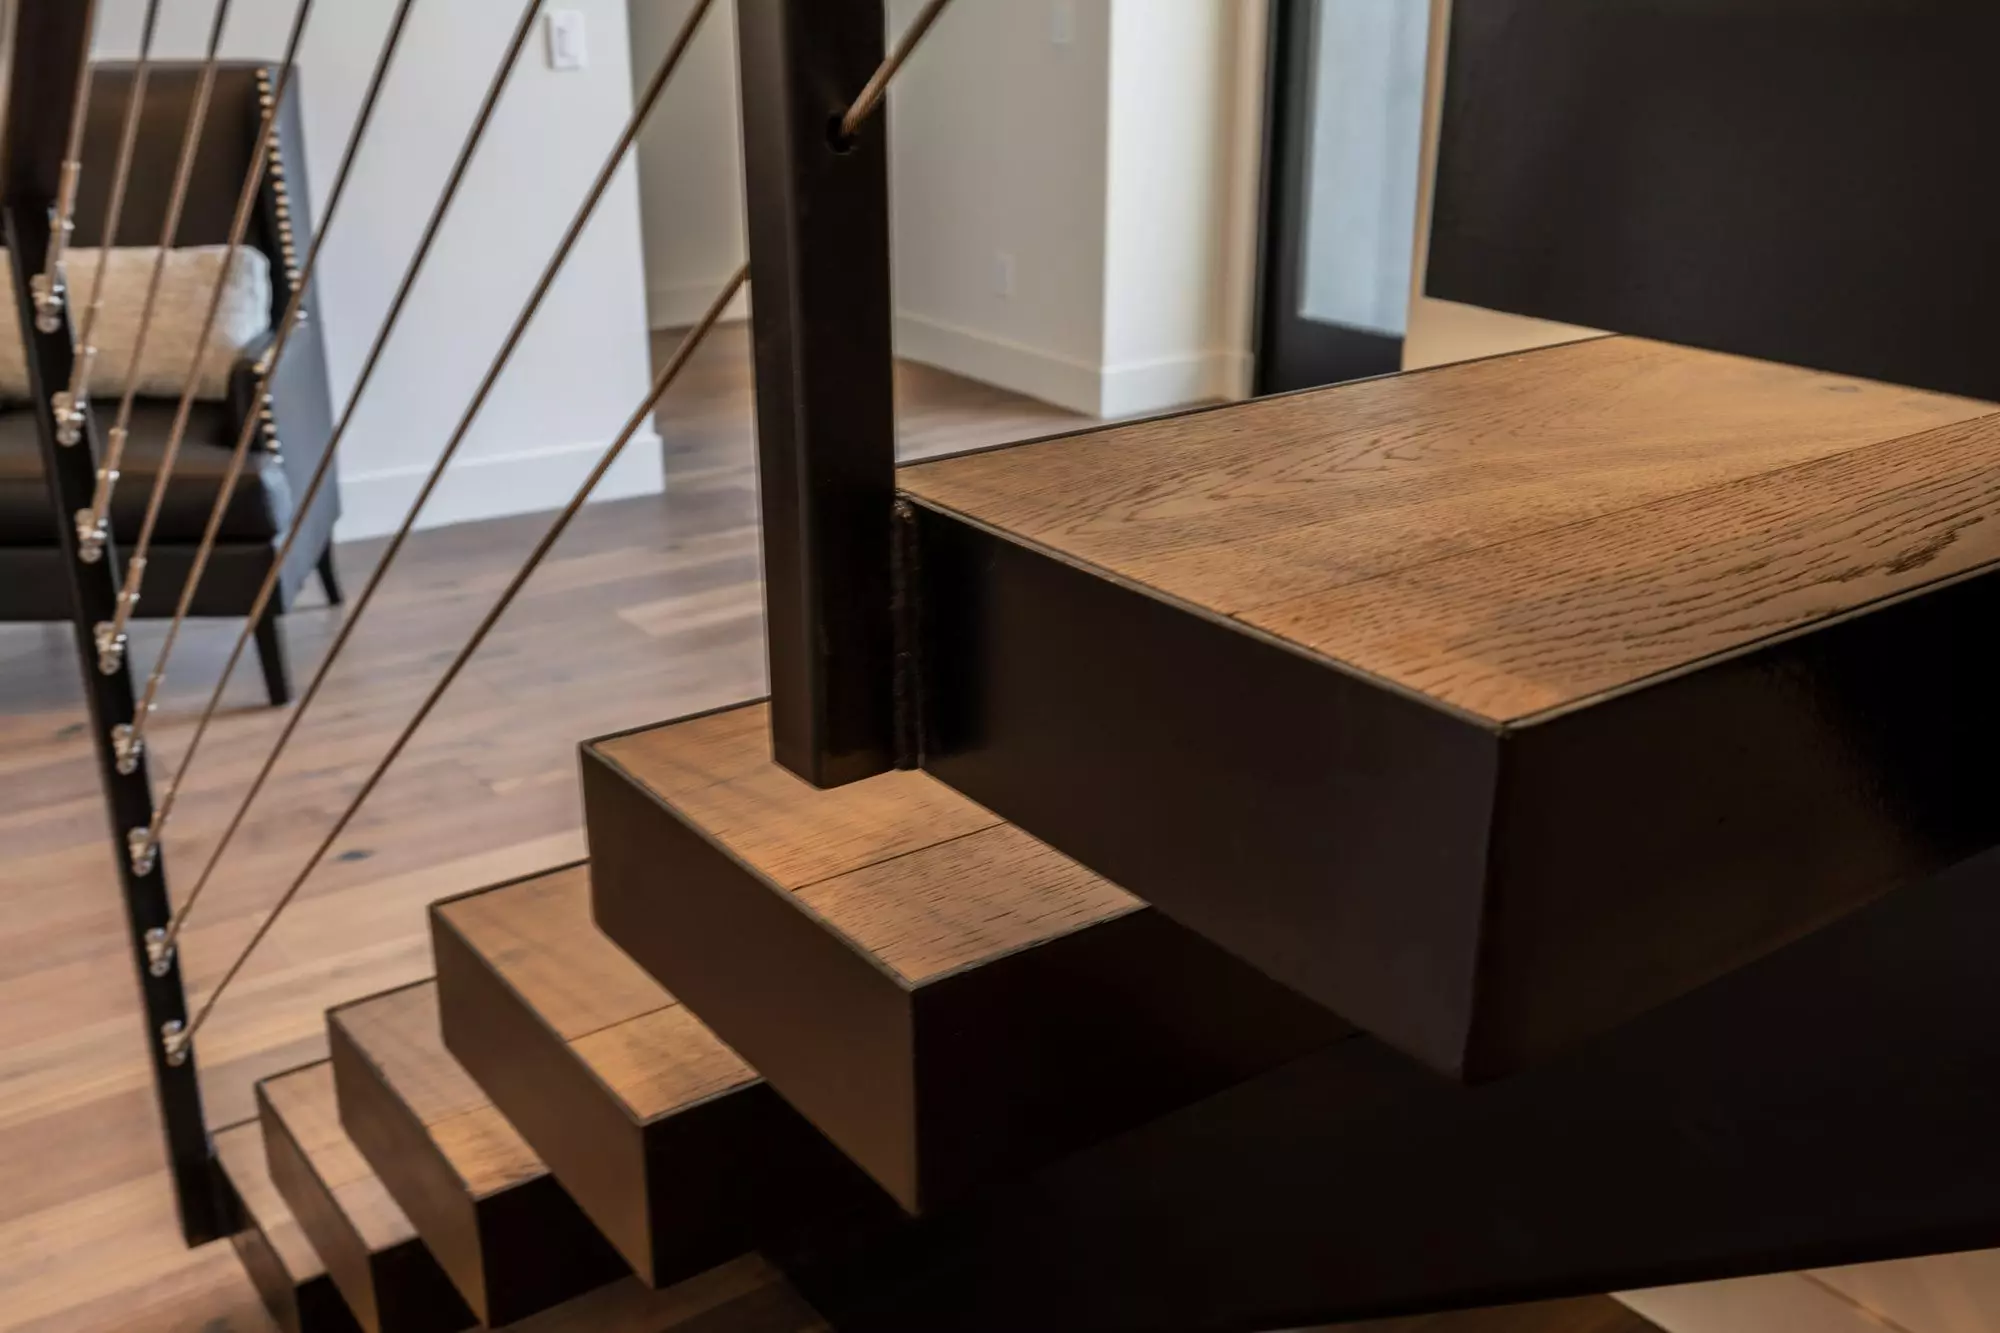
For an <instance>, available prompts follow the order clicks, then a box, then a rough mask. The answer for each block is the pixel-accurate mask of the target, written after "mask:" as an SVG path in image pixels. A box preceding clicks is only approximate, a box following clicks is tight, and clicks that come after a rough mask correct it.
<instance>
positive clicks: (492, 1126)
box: [333, 981, 548, 1198]
mask: <svg viewBox="0 0 2000 1333" xmlns="http://www.w3.org/2000/svg"><path fill="white" fill-rule="evenodd" d="M333 1021H335V1022H337V1023H339V1024H340V1025H341V1026H342V1027H344V1028H345V1029H346V1030H347V1032H348V1034H349V1035H350V1036H351V1037H352V1039H353V1040H354V1042H355V1044H356V1045H358V1046H359V1047H360V1048H361V1049H362V1051H364V1052H365V1053H366V1054H367V1056H368V1058H369V1059H370V1060H371V1061H373V1062H374V1064H375V1065H376V1067H377V1068H378V1069H379V1070H380V1071H381V1074H382V1077H383V1078H384V1080H385V1081H386V1082H387V1083H388V1084H389V1086H390V1087H391V1088H392V1089H394V1091H395V1092H396V1094H397V1096H398V1097H399V1098H400V1099H401V1100H402V1101H403V1103H404V1104H405V1105H407V1106H408V1107H409V1108H410V1110H411V1111H412V1112H414V1113H415V1115H416V1117H417V1119H418V1121H419V1122H420V1123H421V1124H422V1125H423V1127H424V1128H425V1130H426V1131H428V1133H429V1135H430V1137H431V1139H432V1141H433V1142H435V1143H436V1144H437V1146H438V1149H439V1151H440V1152H442V1153H443V1155H444V1156H445V1158H446V1160H448V1161H449V1162H450V1163H451V1166H452V1168H453V1169H454V1170H456V1171H457V1172H458V1175H459V1178H460V1179H461V1180H462V1181H464V1182H465V1187H466V1189H467V1191H468V1192H469V1193H470V1194H471V1195H473V1197H475V1198H478V1197H482V1196H486V1195H491V1194H497V1193H499V1192H500V1191H501V1190H504V1189H508V1188H510V1187H511V1186H514V1185H517V1184H520V1183H521V1182H522V1181H524V1180H532V1179H534V1178H536V1177H538V1176H541V1175H543V1174H545V1173H546V1171H547V1169H548V1168H546V1167H545V1166H543V1165H542V1159H541V1158H539V1157H537V1156H536V1155H535V1150H534V1149H533V1148H530V1147H529V1146H528V1143H527V1140H525V1139H523V1138H522V1137H521V1136H520V1134H519V1133H517V1132H516V1131H515V1129H514V1127H513V1126H512V1125H511V1124H509V1123H508V1122H507V1118H506V1117H505V1116H503V1115H501V1114H500V1112H499V1111H498V1109H496V1108H495V1107H494V1105H493V1103H492V1101H491V1099H489V1098H488V1097H487V1096H486V1094H485V1093H484V1092H482V1091H481V1090H480V1087H479V1085H478V1084H477V1083H475V1082H473V1080H472V1076H471V1075H470V1074H467V1073H466V1072H465V1069H464V1067H463V1066H462V1065H460V1064H459V1063H458V1061H456V1060H454V1059H452V1058H451V1053H450V1052H449V1051H447V1050H446V1049H445V1048H444V1037H443V1035H442V1034H441V1032H440V1030H439V1027H438V1004H437V983H436V982H434V981H426V982H420V983H418V984H417V985H414V986H406V987H404V988H402V989H400V990H394V991H390V992H388V993H386V994H383V995H378V996H374V997H371V998H370V999H367V1000H363V1001H360V1002H358V1003H355V1004H350V1005H345V1006H343V1007H341V1008H339V1009H337V1010H335V1011H334V1013H333Z"/></svg>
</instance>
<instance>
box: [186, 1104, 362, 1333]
mask: <svg viewBox="0 0 2000 1333" xmlns="http://www.w3.org/2000/svg"><path fill="white" fill-rule="evenodd" d="M215 1152H216V1158H217V1160H218V1164H219V1167H220V1172H221V1176H222V1179H221V1180H220V1181H218V1182H217V1188H218V1189H221V1190H223V1191H226V1192H229V1193H233V1195H234V1197H235V1202H236V1203H237V1204H238V1205H240V1207H241V1214H240V1217H241V1225H240V1228H239V1229H238V1230H237V1232H236V1233H235V1234H234V1235H232V1236H231V1237H230V1238H229V1243H230V1246H231V1248H233V1249H234V1250H235V1251H236V1256H237V1258H238V1259H240V1260H241V1261H242V1263H243V1271H244V1273H245V1274H247V1275H248V1276H249V1278H250V1283H251V1285H252V1286H254V1287H255V1288H256V1289H257V1294H258V1296H259V1297H261V1298H262V1300H263V1302H264V1308H265V1309H266V1310H268V1311H269V1312H270V1314H271V1318H272V1320H273V1322H275V1323H276V1324H277V1325H278V1327H279V1328H281V1329H283V1330H284V1333H356V1330H357V1328H358V1327H359V1325H357V1324H356V1323H355V1319H354V1314H353V1311H352V1310H350V1309H349V1308H348V1305H347V1301H346V1299H345V1298H344V1297H343V1296H342V1295H341V1294H340V1292H339V1291H338V1290H337V1289H336V1287H335V1285H334V1281H333V1278H332V1276H331V1275H330V1274H329V1273H328V1272H327V1270H326V1264H325V1262H324V1261H323V1260H322V1259H321V1258H320V1253H319V1251H318V1250H317V1249H315V1248H314V1246H313V1243H312V1240H311V1239H310V1238H309V1237H308V1236H307V1235H306V1232H305V1228H304V1226H303V1225H301V1224H300V1222H299V1219H298V1216H297V1215H296V1214H295V1213H293V1212H292V1209H291V1206H290V1205H289V1204H287V1203H286V1202H285V1198H284V1195H283V1194H281V1193H280V1192H279V1190H278V1187H277V1184H276V1183H275V1182H274V1181H273V1180H272V1179H271V1164H270V1162H269V1160H268V1158H267V1155H266V1152H265V1146H264V1133H263V1130H262V1128H261V1127H260V1126H259V1125H258V1123H257V1122H256V1121H254V1120H251V1121H246V1122H245V1123H243V1124H240V1125H232V1126H230V1127H228V1128H226V1129H220V1130H217V1131H216V1133H215Z"/></svg>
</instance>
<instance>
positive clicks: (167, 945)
mask: <svg viewBox="0 0 2000 1333" xmlns="http://www.w3.org/2000/svg"><path fill="white" fill-rule="evenodd" d="M712 3H713V0H697V3H696V5H695V7H694V8H693V9H692V10H690V11H689V13H688V16H687V19H686V21H684V22H683V23H682V25H681V28H680V31H679V32H678V33H677V34H676V35H675V39H674V42H673V44H672V45H671V46H670V47H669V48H668V49H667V52H666V54H665V55H664V56H663V57H662V58H661V60H660V64H659V67H658V68H657V69H656V70H655V72H654V74H653V77H652V79H651V81H650V82H649V83H648V84H647V86H646V89H645V91H644V92H643V93H642V94H641V95H640V97H639V99H638V101H637V102H635V103H634V104H633V108H632V112H631V114H630V116H628V117H627V118H626V122H625V125H624V128H623V129H622V130H621V131H620V132H619V135H618V138H617V140H616V141H615V142H614V144H613V145H612V148H611V150H610V152H609V153H608V154H607V155H606V157H605V159H604V162H603V165H602V166H601V167H600V168H599V169H598V172H597V176H596V178H595V179H594V180H593V181H592V182H591V185H590V188H589V190H587V191H586V192H585V194H584V198H583V201H582V202H581V203H580V204H579V205H578V206H577V209H576V212H575V214H574V215H573V216H572V217H571V219H570V223H569V226H568V227H567V228H566V229H565V230H564V232H563V236H562V239H561V240H560V241H559V242H558V243H557V246H556V249H555V251H554V253H553V254H552V255H551V256H550V258H549V261H548V263H547V264H546V265H545V266H544V267H543V270H542V273H541V275H540V277H539V278H538V279H537V281H536V283H535V285H534V287H533V289H532V290H531V291H530V292H529V295H528V299H527V302H526V303H525V304H524V305H523V306H522V308H521V311H520V313H519V315H518V316H517V317H516V318H515V321H514V324H513V326H512V327H511V328H510V329H509V330H508V332H507V336H506V337H505V338H504V339H503V340H502V342H501V345H500V350H499V351H498V352H497V353H496V354H495V356H494V358H493V361H492V363H491V364H490V365H489V366H488V367H487V370H486V373H485V375H484V376H483V377H482V378H481V380H480V383H479V386H478V388H477V389H476V390H474V392H473V395H472V399H471V401H470V402H469V403H468V404H467V405H466V408H465V411H464V412H463V413H462V414H461V416H460V417H459V420H458V423H457V425H456V427H455V428H454V429H453V431H452V433H451V437H450V438H449V439H448V440H447V441H446V442H445V446H444V449H443V451H442V452H441V453H440V454H439V455H438V458H437V461H436V462H435V463H433V464H432V466H431V470H430V473H429V475H427V476H426V477H425V478H424V482H423V485H422V486H421V487H420V488H419V489H418V491H417V495H416V498H415V499H414V500H412V501H411V503H410V507H409V509H408V510H407V511H406V512H405V514H404V516H403V520H402V522H401V523H400V524H399V525H398V526H397V529H396V531H395V533H394V534H393V535H392V536H391V537H390V539H389V543H388V545H387V546H386V547H385V548H384V549H383V552H382V557H381V559H380V560H378V561H377V562H376V565H375V568H374V569H373V570H371V571H370V572H369V576H368V581H367V583H366V584H364V585H363V587H362V589H361V592H360V593H359V594H358V595H357V596H356V597H355V599H354V602H353V604H352V605H351V606H350V607H349V608H348V611H347V615H346V617H345V618H344V619H343V620H342V621H341V625H340V628H339V629H338V630H337V631H335V633H334V638H333V642H332V643H330V644H329V645H328V646H327V650H326V653H325V655H324V656H323V657H321V659H320V662H319V665H318V667H316V668H315V669H314V671H313V676H312V679H311V680H310V681H309V682H307V684H306V688H305V692H304V693H303V694H301V695H300V696H299V701H298V703H297V704H296V705H295V706H294V707H293V708H292V711H291V713H290V715H289V716H287V717H286V719H285V724H284V726H283V728H281V729H280V731H279V733H278V737H277V740H276V741H275V743H274V744H273V745H272V747H271V749H270V751H269V753H267V754H266V755H265V757H264V762H263V763H262V764H261V765H260V766H259V767H258V771H257V775H256V776H255V777H254V778H252V779H251V781H250V787H249V790H248V791H246V792H245V793H244V795H243V799H242V801H240V802H239V803H238V807H237V810H236V812H235V814H234V815H232V816H231V817H230V821H229V823H228V825H227V827H226V828H225V829H224V830H223V835H222V838H221V840H220V841H219V842H217V843H216V845H215V847H214V848H213V849H212V850H211V851H210V852H209V857H208V861H207V863H206V864H205V865H203V867H202V871H201V875H200V876H199V877H198V878H197V879H196V880H195V886H194V890H193V892H192V893H190V894H189V895H188V899H187V902H186V903H185V904H184V905H183V907H182V908H181V910H180V911H178V912H176V913H175V914H174V918H173V920H172V921H170V922H169V923H168V925H167V927H166V929H165V931H164V932H162V934H161V935H160V937H159V938H158V939H157V940H156V941H155V942H154V943H153V944H151V945H150V946H149V947H150V950H151V952H152V954H153V957H154V959H155V962H154V966H156V967H158V966H161V965H162V963H163V962H164V959H165V958H166V957H167V956H169V955H170V953H171V950H172V949H173V947H174V943H175V941H176V940H178V939H179V937H180V932H181V929H182V927H183V926H184V924H185V922H186V919H187V915H188V913H189V912H190V911H191V910H192V909H193V906H194V904H195V902H196V901H197V900H198V899H199V898H200V897H201V894H202V892H203V891H204V890H205V889H206V888H207V887H208V884H209V882H210V881H211V880H212V879H213V877H214V875H215V870H216V867H217V866H219V865H220V864H221V862H222V858H223V856H224V854H225V853H227V852H228V850H229V847H230V844H231V843H232V842H233V841H234V839H235V836H236V832H237V830H238V829H240V828H241V827H242V826H243V820H244V819H245V817H246V816H248V814H249V812H250V808H251V806H252V805H254V804H255V802H256V800H257V797H258V795H259V794H260V793H261V792H262V791H263V789H264V784H265V783H266V782H267V781H268V780H269V779H270V776H271V773H272V771H273V770H274V769H275V768H276V767H277V764H278V760H279V758H280V757H281V756H282V755H283V754H284V752H285V749H286V747H287V746H288V745H290V744H291V740H292V737H293V736H294V735H296V734H297V732H298V728H299V724H300V723H301V722H302V721H303V720H304V718H305V715H306V713H307V712H308V711H309V710H310V709H311V707H312V705H313V702H314V700H316V699H317V698H318V697H319V692H320V689H321V687H322V686H323V685H325V683H326V679H327V675H328V673H329V672H330V671H331V670H332V668H333V664H334V662H335V660H336V659H338V658H339V656H340V654H341V651H342V650H343V649H344V648H345V647H346V646H347V643H348V641H349V640H350V639H351V638H352V637H353V634H354V630H355V628H356V626H357V625H358V624H359V623H360V621H361V617H362V616H363V615H364V614H365V613H366V612H367V610H368V607H369V605H370V604H371V603H372V602H373V601H374V598H375V593H376V591H377V590H378V589H380V588H381V586H382V580H383V579H384V577H385V576H386V575H387V574H388V571H389V567H390V566H391V565H392V564H393V563H394V562H395V559H396V556H397V555H398V554H399V553H400V552H401V551H402V549H403V544H404V543H405V542H406V541H407V540H408V539H409V535H410V533H411V531H412V530H413V529H414V528H415V527H416V523H417V518H418V516H419V515H420V514H421V513H422V512H423V508H424V505H425V504H426V503H428V502H429V500H430V497H431V495H432V493H433V492H434V491H436V489H437V486H438V483H439V481H440V480H442V479H443V477H444V473H445V470H446V468H447V467H449V466H450V464H451V460H452V459H453V457H454V456H455V455H456V454H457V452H458V449H459V447H460V446H461V445H462V444H464V442H465V439H466V436H467V435H468V434H469V433H470V432H471V429H472V425H473V422H474V421H475V420H476V419H477V417H478V415H479V413H480V411H481V409H483V408H484V407H485V405H486V401H487V399H488V398H489V397H490V396H491V395H492V392H493V389H494V386H495V385H497V384H498V383H499V381H500V376H501V374H502V373H503V372H504V371H505V370H506V368H507V366H508V364H509V363H510V362H511V361H512V359H513V356H514V352H515V351H516V349H518V348H519V346H520V344H521V340H522V339H523V337H525V336H526V334H527V331H528V326H529V325H530V324H531V323H532V322H533V320H534V317H535V314H536V313H537V312H538V311H539V310H540V309H541V307H542V302H543V301H544V300H545V299H547V297H548V294H549V291H550V290H551V289H552V288H553V287H554V286H555V282H556V278H557V277H558V276H559V275H560V274H561V272H562V269H563V266H564V263H565V262H566V261H567V260H568V258H569V256H570V253H571V252H572V251H573V250H574V249H575V248H576V244H577V242H578V240H580V239H581V238H582V236H583V232H584V229H585V228H586V227H588V226H589V224H590V221H591V219H592V218H593V217H594V216H595V215H596V212H597V208H598V205H599V204H600V203H601V202H602V201H603V199H604V196H605V194H606V192H607V191H609V189H610V188H611V183H612V181H613V180H614V179H615V178H616V176H617V174H618V171H619V170H620V168H621V166H622V164H623V162H624V159H625V155H626V153H627V152H628V151H629V150H630V149H631V147H632V144H633V143H634V141H636V140H637V138H638V136H639V131H640V129H641V128H642V127H643V126H644V125H645V122H646V120H647V118H648V116H650V115H651V113H652V110H653V108H654V107H655V106H656V105H658V103H659V100H660V96H661V94H662V93H664V92H665V91H666V87H667V82H668V80H669V79H670V78H671V77H672V76H673V73H674V71H675V70H676V69H677V68H679V66H680V63H681V59H682V57H683V56H684V55H685V54H686V53H687V49H688V45H689V44H690V43H691V42H692V41H693V39H694V34H695V31H696V29H697V28H698V27H699V26H700V24H701V21H702V19H703V17H704V16H705V15H706V14H707V13H708V10H709V7H710V6H711V4H712ZM352 405H353V404H352V400H350V403H349V407H350V409H351V408H352ZM344 424H345V423H344V421H343V425H344ZM325 458H326V460H327V461H328V462H329V463H330V461H331V459H332V458H333V450H332V448H328V450H327V451H326V455H325ZM258 613H259V614H261V608H260V609H259V612H258ZM255 624H256V619H255V616H254V615H253V617H252V618H251V619H249V620H247V621H246V622H245V633H246V635H247V634H248V632H249V630H250V628H251V627H252V626H254V625H255ZM241 642H242V641H241V640H240V639H239V642H238V646H239V649H240V647H241ZM219 695H220V688H219V686H218V690H217V697H218V698H219ZM162 819H163V816H162V815H161V814H160V813H158V812H156V813H155V815H154V821H153V823H154V826H155V832H156V831H157V829H158V828H161V827H164V825H163V824H162ZM134 834H135V835H137V836H132V842H133V845H134V847H138V846H140V845H141V844H140V842H139V837H141V836H143V837H145V838H146V842H145V843H144V844H143V846H144V847H145V848H146V850H148V851H151V850H152V849H154V848H155V847H156V845H157V844H156V843H154V842H153V841H152V838H153V836H154V834H152V833H144V834H141V833H139V831H136V830H135V831H134Z"/></svg>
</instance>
